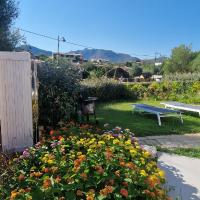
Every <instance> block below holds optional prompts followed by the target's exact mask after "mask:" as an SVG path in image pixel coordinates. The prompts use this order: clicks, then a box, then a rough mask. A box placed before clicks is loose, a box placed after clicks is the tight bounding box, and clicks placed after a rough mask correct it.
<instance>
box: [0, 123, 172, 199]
mask: <svg viewBox="0 0 200 200" xmlns="http://www.w3.org/2000/svg"><path fill="white" fill-rule="evenodd" d="M86 126H87V125H85V126H82V127H80V129H79V133H78V134H75V135H68V136H64V134H61V135H62V136H60V137H57V136H58V132H56V134H57V136H55V135H54V133H53V132H51V136H52V137H54V139H47V140H45V141H43V142H41V143H38V144H36V145H35V147H32V148H29V149H26V150H25V151H24V152H23V154H22V155H21V156H20V157H18V158H15V159H14V160H13V163H12V165H13V166H14V171H15V173H14V176H13V177H11V178H10V180H8V181H7V182H6V183H4V185H3V186H1V187H0V193H1V194H2V196H3V199H10V200H14V199H27V200H31V199H33V200H34V199H37V200H40V199H41V200H42V199H48V200H49V199H57V200H64V199H69V200H73V199H74V200H75V199H87V200H93V199H98V200H102V199H151V200H154V199H155V200H164V199H168V197H167V195H166V191H165V190H164V189H162V183H164V182H165V179H164V173H163V171H161V170H160V169H159V168H158V167H157V164H156V162H155V160H154V159H153V158H152V156H151V154H150V153H149V152H147V151H146V150H144V149H143V148H142V147H141V146H140V145H139V143H138V141H137V139H136V138H135V137H134V136H133V134H132V133H131V132H130V131H129V130H128V129H126V130H121V128H119V127H116V128H115V129H114V130H112V131H109V130H107V131H105V132H104V133H103V134H101V135H99V134H94V133H93V131H91V130H92V129H90V127H89V126H87V127H86ZM89 130H90V132H89Z"/></svg>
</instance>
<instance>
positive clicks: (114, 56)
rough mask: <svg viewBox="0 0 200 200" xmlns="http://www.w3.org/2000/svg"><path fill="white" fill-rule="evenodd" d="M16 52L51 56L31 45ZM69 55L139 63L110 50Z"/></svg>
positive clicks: (19, 48)
mask: <svg viewBox="0 0 200 200" xmlns="http://www.w3.org/2000/svg"><path fill="white" fill-rule="evenodd" d="M17 51H29V52H31V53H32V54H33V55H34V56H41V55H44V56H51V55H52V52H51V51H46V50H43V49H39V48H37V47H34V46H31V45H22V46H20V47H18V48H17ZM69 53H79V54H82V55H83V58H84V59H86V60H91V59H103V60H108V61H110V62H113V63H123V62H127V61H139V60H140V59H139V58H136V57H132V56H130V55H128V54H124V53H116V52H114V51H111V50H104V49H83V50H77V51H70V52H69Z"/></svg>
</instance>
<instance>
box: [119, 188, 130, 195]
mask: <svg viewBox="0 0 200 200" xmlns="http://www.w3.org/2000/svg"><path fill="white" fill-rule="evenodd" d="M120 194H121V195H122V196H124V197H128V190H126V189H124V188H122V189H121V190H120Z"/></svg>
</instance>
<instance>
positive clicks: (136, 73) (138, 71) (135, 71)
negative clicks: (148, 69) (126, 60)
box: [131, 65, 143, 77]
mask: <svg viewBox="0 0 200 200" xmlns="http://www.w3.org/2000/svg"><path fill="white" fill-rule="evenodd" d="M142 71H143V70H142V68H141V67H139V66H137V65H133V66H132V67H131V75H132V76H133V77H134V76H140V75H141V74H142Z"/></svg>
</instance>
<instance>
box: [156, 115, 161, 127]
mask: <svg viewBox="0 0 200 200" xmlns="http://www.w3.org/2000/svg"><path fill="white" fill-rule="evenodd" d="M157 118H158V125H159V126H161V119H160V115H159V114H157Z"/></svg>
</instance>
